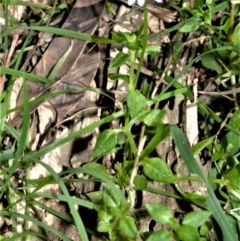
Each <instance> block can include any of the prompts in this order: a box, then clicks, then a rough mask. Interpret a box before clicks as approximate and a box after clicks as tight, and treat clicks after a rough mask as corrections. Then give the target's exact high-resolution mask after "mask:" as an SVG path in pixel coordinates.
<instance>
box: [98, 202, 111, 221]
mask: <svg viewBox="0 0 240 241" xmlns="http://www.w3.org/2000/svg"><path fill="white" fill-rule="evenodd" d="M96 209H97V212H98V218H99V220H100V221H102V222H104V223H109V222H110V220H111V219H112V218H113V215H112V214H111V213H110V212H109V208H107V207H106V206H103V205H101V206H100V207H97V208H96Z"/></svg>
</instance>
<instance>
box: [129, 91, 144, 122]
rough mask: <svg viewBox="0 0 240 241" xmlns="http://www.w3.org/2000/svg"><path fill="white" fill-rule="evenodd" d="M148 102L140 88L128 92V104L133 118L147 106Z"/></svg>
mask: <svg viewBox="0 0 240 241" xmlns="http://www.w3.org/2000/svg"><path fill="white" fill-rule="evenodd" d="M146 102H147V100H146V98H145V97H144V96H143V95H142V94H141V93H140V92H139V91H138V90H133V91H129V92H128V93H127V106H128V109H129V114H130V116H131V118H134V117H136V116H137V115H138V114H139V113H140V112H141V111H142V110H143V109H144V108H145V106H146V104H147V103H146Z"/></svg>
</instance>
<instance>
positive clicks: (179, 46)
mask: <svg viewBox="0 0 240 241" xmlns="http://www.w3.org/2000/svg"><path fill="white" fill-rule="evenodd" d="M183 49H184V44H183V42H182V41H181V40H178V41H176V42H175V43H174V44H173V49H172V54H173V59H174V60H179V58H180V56H181V54H182V52H183Z"/></svg>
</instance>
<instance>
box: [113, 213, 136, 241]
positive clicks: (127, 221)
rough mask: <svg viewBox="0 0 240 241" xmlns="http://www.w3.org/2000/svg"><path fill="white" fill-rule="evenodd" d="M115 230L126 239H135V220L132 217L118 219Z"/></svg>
mask: <svg viewBox="0 0 240 241" xmlns="http://www.w3.org/2000/svg"><path fill="white" fill-rule="evenodd" d="M117 228H118V229H119V230H120V232H121V233H122V234H123V235H124V236H126V237H127V238H131V239H134V240H135V239H136V237H137V226H136V224H135V220H134V219H133V218H132V217H125V218H121V219H119V221H118V223H117Z"/></svg>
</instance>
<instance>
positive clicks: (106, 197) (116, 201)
mask: <svg viewBox="0 0 240 241" xmlns="http://www.w3.org/2000/svg"><path fill="white" fill-rule="evenodd" d="M121 200H122V199H121V196H120V195H118V193H117V192H116V191H115V190H114V189H112V188H110V187H107V186H104V187H103V203H104V204H105V205H106V206H107V207H110V208H114V207H119V206H120V204H121Z"/></svg>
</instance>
